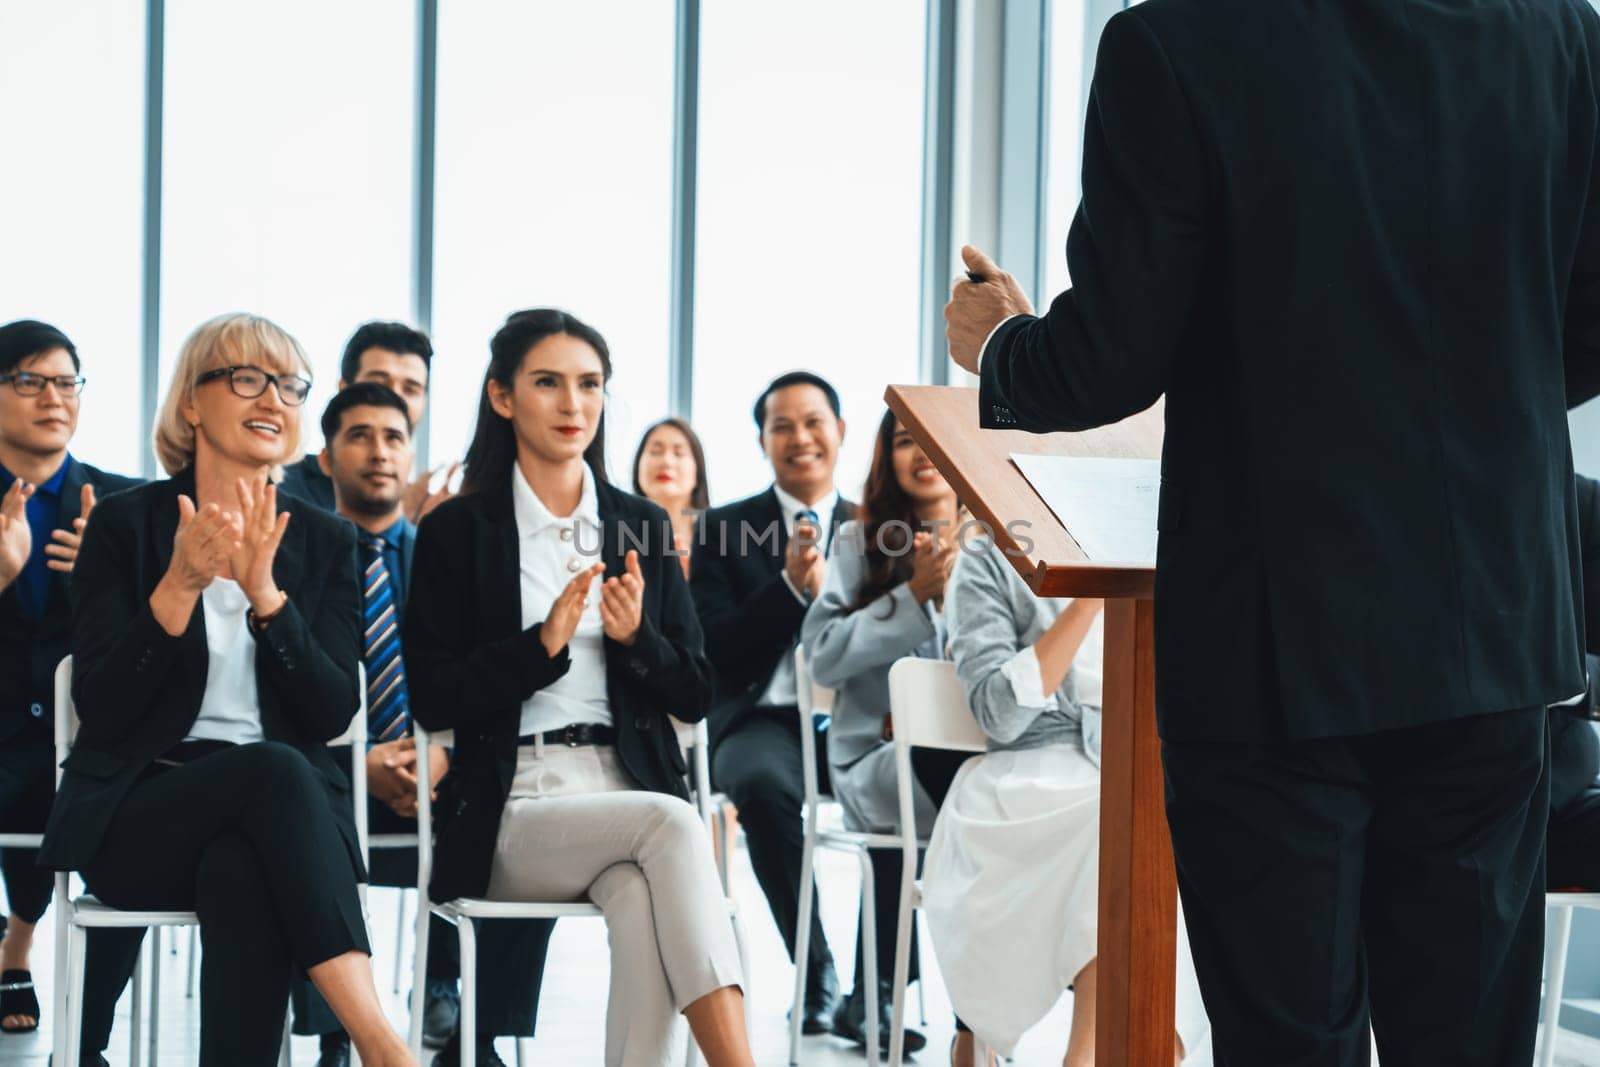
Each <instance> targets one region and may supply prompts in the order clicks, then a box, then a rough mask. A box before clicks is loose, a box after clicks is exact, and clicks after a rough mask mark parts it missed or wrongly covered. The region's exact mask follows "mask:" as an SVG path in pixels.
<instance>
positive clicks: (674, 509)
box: [633, 418, 711, 575]
mask: <svg viewBox="0 0 1600 1067" xmlns="http://www.w3.org/2000/svg"><path fill="white" fill-rule="evenodd" d="M633 491H634V492H635V493H638V494H639V495H640V496H642V497H644V498H645V499H646V500H654V501H655V502H656V503H657V504H660V505H661V506H662V507H663V508H665V509H666V510H667V515H668V516H670V517H671V519H672V540H673V547H674V549H675V550H676V551H677V552H678V559H679V561H680V562H681V563H682V564H683V573H684V574H685V575H688V573H689V546H690V545H692V544H693V543H694V521H695V516H696V515H698V514H699V513H701V512H703V511H705V510H706V509H707V508H709V507H710V506H711V489H710V487H709V485H708V484H707V479H706V451H705V449H704V448H702V447H701V445H700V438H699V436H698V435H697V434H696V433H695V432H694V427H692V426H690V425H689V423H688V420H686V419H679V418H666V419H662V420H660V421H659V422H657V423H655V424H654V425H653V426H651V427H650V428H649V429H647V430H645V432H644V436H643V437H641V438H639V450H638V451H637V452H635V453H634V454H633Z"/></svg>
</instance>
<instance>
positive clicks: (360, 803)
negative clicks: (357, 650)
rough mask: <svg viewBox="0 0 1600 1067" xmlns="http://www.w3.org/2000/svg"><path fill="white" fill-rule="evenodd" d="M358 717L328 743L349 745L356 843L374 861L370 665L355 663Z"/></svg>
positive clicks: (351, 797)
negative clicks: (369, 821)
mask: <svg viewBox="0 0 1600 1067" xmlns="http://www.w3.org/2000/svg"><path fill="white" fill-rule="evenodd" d="M356 690H357V693H358V694H359V696H358V699H357V700H356V710H355V714H354V715H352V716H350V725H348V726H346V727H345V728H344V733H342V734H340V735H339V736H338V737H336V738H334V739H333V740H332V741H329V742H328V744H330V745H349V746H350V803H351V805H352V807H353V808H354V809H355V817H356V841H357V842H359V843H360V845H361V858H362V859H363V860H370V859H371V858H372V840H371V834H370V832H369V831H368V827H367V665H366V664H365V663H357V664H356Z"/></svg>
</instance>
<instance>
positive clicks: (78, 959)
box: [56, 901, 84, 1067]
mask: <svg viewBox="0 0 1600 1067" xmlns="http://www.w3.org/2000/svg"><path fill="white" fill-rule="evenodd" d="M62 906H63V907H65V908H67V909H68V910H69V912H70V909H71V905H70V904H69V903H68V902H66V901H63V902H62ZM66 921H67V966H66V973H65V974H63V975H62V976H60V977H59V978H57V979H56V980H57V981H59V982H62V983H63V984H65V986H66V989H67V1017H66V1019H64V1020H63V1022H62V1029H63V1030H65V1032H66V1039H65V1040H64V1041H63V1042H62V1047H64V1048H65V1049H66V1062H67V1063H68V1064H72V1065H74V1067H76V1064H78V1063H79V1062H81V1061H82V1059H83V971H84V960H83V952H84V946H83V941H84V931H83V927H81V926H78V925H77V924H76V923H73V922H72V920H71V916H70V914H69V915H68V917H67V920H66Z"/></svg>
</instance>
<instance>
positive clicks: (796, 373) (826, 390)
mask: <svg viewBox="0 0 1600 1067" xmlns="http://www.w3.org/2000/svg"><path fill="white" fill-rule="evenodd" d="M791 385H814V386H816V387H817V388H818V389H821V390H822V395H823V396H825V397H827V398H828V406H829V407H830V408H832V409H833V417H834V418H836V419H837V418H841V417H842V416H841V414H840V411H839V391H838V390H837V389H835V388H834V387H833V386H832V385H830V384H828V380H827V379H826V378H824V377H822V376H821V375H817V374H812V373H811V372H810V371H808V370H792V371H790V372H789V373H788V374H780V375H778V376H777V377H776V378H774V379H772V381H771V383H770V384H768V386H767V387H766V388H765V389H763V390H762V391H761V395H760V396H758V397H756V406H755V417H756V432H758V433H760V432H763V431H765V430H766V428H767V397H769V396H771V395H772V394H773V393H776V392H777V391H778V390H779V389H787V388H789V386H791Z"/></svg>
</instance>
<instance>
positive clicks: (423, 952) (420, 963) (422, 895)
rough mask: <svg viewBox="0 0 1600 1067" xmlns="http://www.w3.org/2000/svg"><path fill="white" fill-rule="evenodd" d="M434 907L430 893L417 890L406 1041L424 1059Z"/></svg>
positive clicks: (412, 1052) (413, 1052)
mask: <svg viewBox="0 0 1600 1067" xmlns="http://www.w3.org/2000/svg"><path fill="white" fill-rule="evenodd" d="M432 914H433V909H432V908H431V907H430V906H429V904H428V894H427V893H426V892H425V891H423V890H421V889H419V890H417V919H416V928H415V929H414V930H413V931H412V934H411V1032H410V1034H409V1035H408V1038H409V1040H408V1041H407V1042H406V1043H407V1044H409V1045H410V1046H411V1055H413V1056H415V1057H416V1058H417V1060H418V1061H419V1062H420V1061H421V1060H422V1012H423V1008H424V1007H425V1006H426V1005H427V999H428V998H427V969H428V967H427V961H428V920H429V918H430V917H431V916H432Z"/></svg>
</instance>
